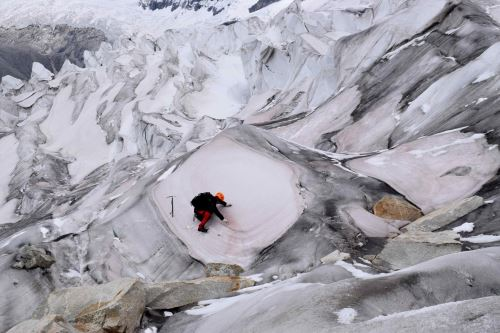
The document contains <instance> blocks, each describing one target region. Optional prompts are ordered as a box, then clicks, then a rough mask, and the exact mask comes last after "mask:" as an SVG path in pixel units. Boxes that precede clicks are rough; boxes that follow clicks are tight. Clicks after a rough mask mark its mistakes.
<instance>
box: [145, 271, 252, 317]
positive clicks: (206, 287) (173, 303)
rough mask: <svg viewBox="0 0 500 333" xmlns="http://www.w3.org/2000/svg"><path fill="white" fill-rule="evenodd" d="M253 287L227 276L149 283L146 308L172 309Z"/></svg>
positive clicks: (248, 282)
mask: <svg viewBox="0 0 500 333" xmlns="http://www.w3.org/2000/svg"><path fill="white" fill-rule="evenodd" d="M253 285H255V281H253V280H250V279H247V278H240V277H229V276H217V277H208V278H202V279H197V280H192V281H169V282H159V283H151V284H148V285H146V286H145V287H146V306H147V307H149V308H152V309H172V308H176V307H179V306H183V305H187V304H193V303H196V302H199V301H201V300H206V299H213V298H220V297H226V296H230V295H232V294H233V292H234V291H236V290H238V289H242V288H247V287H251V286H253Z"/></svg>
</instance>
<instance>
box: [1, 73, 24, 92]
mask: <svg viewBox="0 0 500 333" xmlns="http://www.w3.org/2000/svg"><path fill="white" fill-rule="evenodd" d="M23 86H24V82H23V81H21V80H19V79H17V78H15V77H13V76H10V75H5V76H4V77H2V84H1V88H2V92H3V93H4V94H5V93H8V92H10V91H12V90H19V89H21V88H22V87H23Z"/></svg>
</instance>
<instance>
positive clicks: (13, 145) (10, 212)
mask: <svg viewBox="0 0 500 333" xmlns="http://www.w3.org/2000/svg"><path fill="white" fill-rule="evenodd" d="M18 145H19V142H18V140H17V139H16V137H15V136H14V134H11V135H7V136H5V137H3V138H1V139H0V224H3V223H13V222H16V221H17V220H18V219H19V218H18V217H17V216H16V215H15V213H14V212H15V208H16V205H17V200H16V199H12V200H10V201H8V202H7V201H6V200H7V197H8V195H9V182H10V179H11V177H12V172H14V169H15V167H16V165H17V162H18V161H19V158H18V156H17V148H18Z"/></svg>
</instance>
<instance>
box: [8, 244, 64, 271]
mask: <svg viewBox="0 0 500 333" xmlns="http://www.w3.org/2000/svg"><path fill="white" fill-rule="evenodd" d="M55 262H56V261H55V259H54V257H53V256H52V255H51V254H50V252H48V251H47V250H45V249H44V248H40V247H36V246H33V245H24V246H23V247H21V248H20V249H19V251H18V253H17V254H16V257H15V262H14V263H13V264H12V268H17V269H34V268H49V267H50V266H52V265H53V264H54V263H55Z"/></svg>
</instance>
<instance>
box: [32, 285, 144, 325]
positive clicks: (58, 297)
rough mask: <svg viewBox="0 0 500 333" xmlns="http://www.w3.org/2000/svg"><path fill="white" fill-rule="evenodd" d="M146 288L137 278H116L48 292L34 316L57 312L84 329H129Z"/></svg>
mask: <svg viewBox="0 0 500 333" xmlns="http://www.w3.org/2000/svg"><path fill="white" fill-rule="evenodd" d="M145 301H146V297H145V291H144V287H143V285H142V283H141V282H140V281H138V280H136V279H129V278H125V279H119V280H115V281H113V282H109V283H106V284H102V285H96V286H84V287H76V288H68V289H61V290H57V291H55V292H53V293H51V294H50V295H49V297H48V299H47V301H46V302H45V304H42V306H41V307H40V308H39V310H38V311H37V312H35V315H34V317H35V318H42V317H44V316H46V315H49V314H53V315H60V316H62V317H63V318H64V319H65V320H66V321H67V322H68V323H70V324H71V325H73V326H74V327H75V328H76V329H77V330H79V331H83V332H95V333H97V332H100V333H102V332H120V333H132V332H135V329H136V328H137V327H138V326H139V323H140V319H141V316H142V313H143V312H144V308H145Z"/></svg>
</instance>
